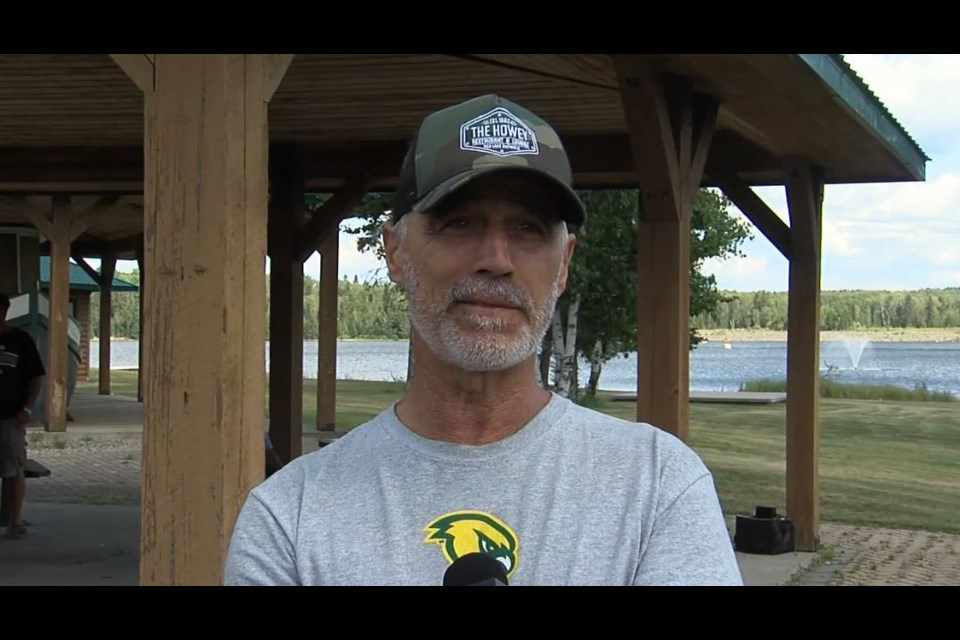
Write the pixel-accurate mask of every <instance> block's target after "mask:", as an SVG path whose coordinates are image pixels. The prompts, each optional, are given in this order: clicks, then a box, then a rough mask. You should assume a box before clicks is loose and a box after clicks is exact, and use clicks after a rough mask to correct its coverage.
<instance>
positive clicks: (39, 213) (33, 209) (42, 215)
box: [0, 195, 53, 239]
mask: <svg viewBox="0 0 960 640" xmlns="http://www.w3.org/2000/svg"><path fill="white" fill-rule="evenodd" d="M0 202H2V204H3V205H4V206H5V207H10V208H13V209H17V210H18V211H20V212H21V213H22V214H23V215H24V217H25V218H26V219H27V220H29V221H30V224H32V225H33V226H34V227H35V228H36V230H37V231H39V232H40V234H41V235H43V236H44V237H46V238H48V239H49V238H52V237H53V223H52V222H51V221H50V212H49V211H45V210H43V209H41V208H39V207H38V206H37V205H36V204H34V203H33V201H31V200H30V199H29V198H27V197H26V196H9V195H8V196H0Z"/></svg>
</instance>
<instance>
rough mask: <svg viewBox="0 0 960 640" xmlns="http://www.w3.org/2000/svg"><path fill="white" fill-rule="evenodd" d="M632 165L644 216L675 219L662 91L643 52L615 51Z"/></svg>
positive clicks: (674, 158) (673, 140) (673, 146)
mask: <svg viewBox="0 0 960 640" xmlns="http://www.w3.org/2000/svg"><path fill="white" fill-rule="evenodd" d="M613 59H614V66H615V67H616V69H617V77H618V79H619V83H620V96H621V101H622V102H623V110H624V115H625V116H626V119H627V127H628V128H629V130H630V147H631V153H632V157H633V162H634V168H635V169H636V172H637V175H638V177H639V180H640V189H641V192H642V193H641V195H642V199H643V209H644V212H645V215H646V218H647V219H648V220H651V221H653V220H679V219H680V217H681V215H680V204H681V203H680V200H679V195H680V193H681V188H680V187H681V185H680V167H679V158H678V151H679V148H678V145H677V136H676V135H675V133H674V123H673V122H671V119H670V109H671V107H674V106H676V104H677V103H676V101H675V102H674V103H673V104H672V105H668V104H667V92H666V88H665V86H664V82H663V80H662V79H661V78H660V77H659V76H658V75H657V74H656V73H655V71H654V69H653V67H652V66H651V64H650V61H649V59H648V56H647V55H645V54H630V55H618V56H614V58H613Z"/></svg>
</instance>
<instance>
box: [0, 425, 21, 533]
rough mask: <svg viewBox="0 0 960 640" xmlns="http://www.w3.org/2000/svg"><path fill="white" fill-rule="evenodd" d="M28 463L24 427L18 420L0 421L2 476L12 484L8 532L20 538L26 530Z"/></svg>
mask: <svg viewBox="0 0 960 640" xmlns="http://www.w3.org/2000/svg"><path fill="white" fill-rule="evenodd" d="M26 463H27V440H26V436H25V435H24V432H23V428H22V427H21V426H20V424H19V423H17V422H16V420H6V421H4V422H3V423H0V476H2V477H3V478H5V479H7V480H6V481H7V483H8V484H11V485H12V489H11V490H10V491H11V495H9V496H8V497H9V498H11V505H10V521H9V522H8V523H7V533H8V535H9V536H10V537H13V538H20V537H22V536H23V535H24V533H25V532H26V530H25V529H24V527H23V525H22V523H21V516H22V514H23V503H24V499H25V498H26V493H27V491H26V489H27V482H26V477H25V476H24V475H23V469H24V466H25V465H26Z"/></svg>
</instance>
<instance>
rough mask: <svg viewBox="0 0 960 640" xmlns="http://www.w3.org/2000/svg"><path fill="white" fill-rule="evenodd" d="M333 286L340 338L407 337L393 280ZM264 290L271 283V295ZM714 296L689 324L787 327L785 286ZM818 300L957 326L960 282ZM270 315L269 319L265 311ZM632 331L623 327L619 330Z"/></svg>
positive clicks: (882, 324)
mask: <svg viewBox="0 0 960 640" xmlns="http://www.w3.org/2000/svg"><path fill="white" fill-rule="evenodd" d="M624 266H626V264H625V265H624ZM598 275H600V274H598ZM117 277H118V278H121V279H123V280H126V281H128V282H133V283H135V284H139V282H140V274H139V273H138V272H137V271H136V270H134V271H133V272H131V273H118V274H117ZM303 280H304V286H303V289H304V294H303V334H304V339H310V340H312V339H316V338H317V337H318V335H319V320H318V318H319V314H318V312H319V305H320V298H319V289H320V282H319V281H318V280H316V279H314V278H311V277H310V276H304V279H303ZM597 289H598V290H599V289H600V288H599V287H597ZM337 290H338V300H337V317H338V318H339V322H338V326H337V337H338V338H340V339H344V340H349V339H355V340H406V339H407V338H409V337H410V322H409V320H408V318H407V305H406V301H405V300H404V298H403V295H402V294H401V293H400V291H399V290H398V289H397V287H396V286H395V285H393V284H392V283H389V282H361V281H359V280H358V279H357V277H356V276H354V277H353V279H352V280H350V279H347V278H343V279H341V280H340V281H339V283H338V286H337ZM269 295H270V293H269V283H268V285H267V300H268V302H269ZM601 295H602V292H601ZM718 295H719V298H720V300H719V302H716V303H715V305H716V306H715V308H714V309H713V310H708V311H706V312H702V313H698V314H694V315H693V317H692V318H691V322H692V324H693V326H694V328H696V329H770V330H774V331H783V330H786V328H787V294H786V293H785V292H770V291H754V292H739V291H720V292H718ZM138 296H139V293H137V292H123V293H119V292H114V294H113V335H114V337H116V338H129V339H137V338H139V330H140V325H139V320H138V313H139V300H138ZM820 302H821V306H820V328H821V329H823V330H825V331H851V330H856V329H873V328H880V329H889V328H955V327H960V288H957V287H955V288H947V289H923V290H917V291H824V292H823V293H822V294H821V296H820ZM592 306H596V305H592ZM268 308H269V307H268ZM99 309H100V294H99V293H94V294H93V296H92V309H91V313H92V315H91V320H92V321H91V325H92V327H91V329H92V330H93V335H95V336H97V337H99V335H98V333H99V330H100V325H99V322H98V321H97V318H99V317H100V316H99V313H100V311H99ZM267 315H268V322H269V313H268V314H267ZM629 331H630V328H627V329H625V331H624V332H625V333H629Z"/></svg>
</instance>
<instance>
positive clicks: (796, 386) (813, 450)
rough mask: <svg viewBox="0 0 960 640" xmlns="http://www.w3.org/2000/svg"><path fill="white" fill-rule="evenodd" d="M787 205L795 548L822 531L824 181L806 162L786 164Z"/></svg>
mask: <svg viewBox="0 0 960 640" xmlns="http://www.w3.org/2000/svg"><path fill="white" fill-rule="evenodd" d="M785 169H786V173H787V184H786V188H787V203H788V205H789V208H790V231H791V233H790V238H791V241H792V245H791V259H790V293H789V300H788V303H787V304H788V307H787V514H788V515H789V516H790V518H791V519H793V521H794V526H795V527H796V547H797V550H798V551H816V550H817V547H818V545H819V532H820V244H821V230H822V225H821V222H822V211H823V182H822V179H821V178H820V177H819V172H817V171H816V170H814V169H813V168H811V167H810V166H809V165H808V164H806V163H804V162H799V161H790V162H788V163H787V164H786V167H785Z"/></svg>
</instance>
